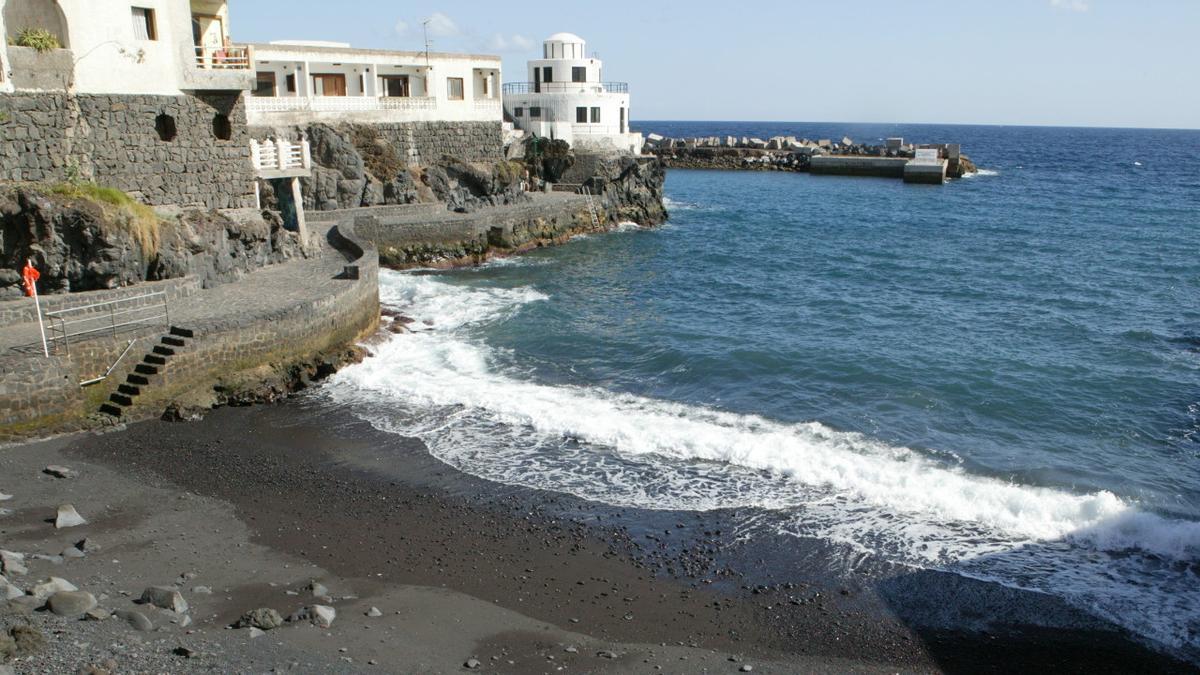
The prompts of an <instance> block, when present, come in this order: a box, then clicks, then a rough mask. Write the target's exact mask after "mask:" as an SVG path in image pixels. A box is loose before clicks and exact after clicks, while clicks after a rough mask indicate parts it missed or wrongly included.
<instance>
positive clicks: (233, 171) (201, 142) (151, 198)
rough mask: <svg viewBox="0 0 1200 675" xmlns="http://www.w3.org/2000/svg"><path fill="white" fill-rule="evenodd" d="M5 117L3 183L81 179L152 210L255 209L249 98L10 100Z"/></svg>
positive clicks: (55, 96)
mask: <svg viewBox="0 0 1200 675" xmlns="http://www.w3.org/2000/svg"><path fill="white" fill-rule="evenodd" d="M0 112H2V113H3V115H0V118H3V121H0V180H3V181H62V180H68V179H72V178H80V179H84V180H91V181H94V182H96V183H99V184H101V185H106V186H110V187H115V188H118V189H120V190H122V191H124V192H127V193H129V194H131V195H134V196H135V197H137V198H139V199H140V200H141V201H144V202H146V203H147V204H152V205H168V204H177V205H180V206H201V207H206V208H222V209H223V208H249V207H254V206H255V200H254V180H255V178H254V172H253V169H252V167H251V163H250V145H249V139H250V137H249V134H248V133H247V131H246V115H245V107H244V104H243V103H242V97H241V94H240V93H237V94H215V93H214V94H196V95H194V96H193V95H181V96H149V95H145V96H143V95H93V94H87V95H82V94H65V93H39V94H5V95H3V96H0ZM160 116H164V117H161V118H160ZM218 116H222V117H221V118H218ZM168 118H169V119H168ZM226 121H227V126H226V125H225V122H226ZM223 135H227V136H228V138H222V137H221V136H223Z"/></svg>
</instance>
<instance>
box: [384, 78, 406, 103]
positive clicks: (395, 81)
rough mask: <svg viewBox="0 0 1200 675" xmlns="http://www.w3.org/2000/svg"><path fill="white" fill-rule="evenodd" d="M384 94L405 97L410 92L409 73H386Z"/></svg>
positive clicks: (392, 96)
mask: <svg viewBox="0 0 1200 675" xmlns="http://www.w3.org/2000/svg"><path fill="white" fill-rule="evenodd" d="M382 79H383V95H384V96H388V97H391V98H405V97H407V96H408V95H409V93H408V91H409V90H408V76H407V75H384V76H383V78H382Z"/></svg>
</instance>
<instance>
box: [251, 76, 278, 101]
mask: <svg viewBox="0 0 1200 675" xmlns="http://www.w3.org/2000/svg"><path fill="white" fill-rule="evenodd" d="M268 79H269V80H270V82H271V93H269V94H263V93H259V92H261V91H263V85H264V83H266V82H267V80H268ZM250 95H251V96H259V97H271V96H278V95H279V77H278V76H277V75H276V74H275V72H274V71H271V70H260V71H256V72H255V73H254V89H252V90H251V91H250Z"/></svg>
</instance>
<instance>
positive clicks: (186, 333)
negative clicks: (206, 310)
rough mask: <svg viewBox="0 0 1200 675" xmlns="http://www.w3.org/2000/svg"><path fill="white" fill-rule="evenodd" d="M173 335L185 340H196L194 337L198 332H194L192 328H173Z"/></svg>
mask: <svg viewBox="0 0 1200 675" xmlns="http://www.w3.org/2000/svg"><path fill="white" fill-rule="evenodd" d="M171 335H175V336H178V337H184V338H194V337H196V332H195V331H193V330H192V329H191V328H180V327H179V326H171Z"/></svg>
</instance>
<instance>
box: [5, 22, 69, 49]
mask: <svg viewBox="0 0 1200 675" xmlns="http://www.w3.org/2000/svg"><path fill="white" fill-rule="evenodd" d="M9 44H12V45H15V46H17V47H29V48H30V49H35V50H37V51H38V52H48V51H52V50H54V49H62V44H61V43H60V42H59V41H58V36H56V35H55V34H54V33H51V32H50V31H48V30H46V29H44V28H22V29H21V31H20V32H19V33H17V37H16V39H10V40H9Z"/></svg>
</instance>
